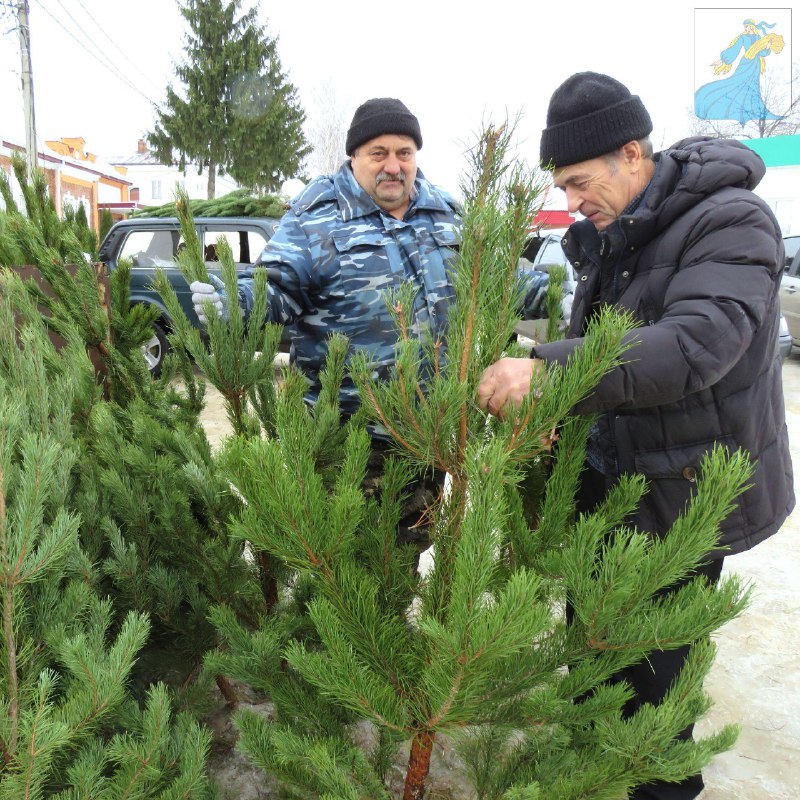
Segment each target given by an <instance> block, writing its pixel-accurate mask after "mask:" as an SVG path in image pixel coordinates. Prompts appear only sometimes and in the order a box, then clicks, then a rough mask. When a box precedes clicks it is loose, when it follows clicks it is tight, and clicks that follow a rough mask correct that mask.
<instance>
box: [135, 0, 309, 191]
mask: <svg viewBox="0 0 800 800" xmlns="http://www.w3.org/2000/svg"><path fill="white" fill-rule="evenodd" d="M179 5H180V11H181V14H182V15H183V17H184V19H185V20H186V22H187V24H188V26H189V32H188V33H187V35H186V42H185V61H183V62H182V63H180V64H177V65H176V70H175V72H176V76H177V79H178V82H179V84H180V89H179V90H178V91H176V90H175V89H173V87H172V86H169V87H168V88H167V99H166V102H165V103H164V104H163V105H162V106H161V107H160V108H157V109H156V111H157V121H156V126H155V130H154V131H152V132H151V133H149V134H148V137H147V138H148V141H149V142H150V145H151V147H152V148H153V150H154V152H155V153H156V155H157V156H158V158H160V159H161V160H162V161H163V162H164V163H166V164H171V163H173V162H174V161H175V160H176V159H177V161H178V163H179V164H180V166H181V168H182V169H183V168H185V166H186V163H187V162H194V163H196V164H198V165H199V166H200V167H201V168H202V169H207V170H208V197H209V199H210V198H213V197H214V195H215V182H216V175H217V173H218V172H220V173H224V172H228V173H230V174H231V175H232V176H233V177H234V178H235V179H236V180H237V181H238V182H239V183H241V184H243V185H245V186H247V187H249V188H257V189H263V190H268V191H274V190H276V189H278V188H279V187H280V185H281V183H282V182H283V180H285V179H286V178H290V177H294V176H295V175H297V174H298V172H299V171H300V165H301V163H302V161H303V159H304V157H305V156H306V154H307V153H308V152H309V150H310V148H309V147H308V145H307V143H306V140H305V137H304V135H303V130H302V126H303V122H304V120H305V113H304V112H303V110H302V108H301V107H300V103H299V100H298V97H297V91H296V89H295V87H294V86H293V85H292V84H291V83H290V82H289V81H288V80H287V77H286V75H285V74H284V73H283V71H282V69H281V63H280V58H279V57H278V52H277V47H276V40H275V39H273V38H271V37H269V36H268V35H267V32H266V31H265V29H264V27H263V26H261V25H259V24H258V22H257V7H253V8H251V9H250V10H249V11H246V12H244V13H241V12H240V6H241V0H179Z"/></svg>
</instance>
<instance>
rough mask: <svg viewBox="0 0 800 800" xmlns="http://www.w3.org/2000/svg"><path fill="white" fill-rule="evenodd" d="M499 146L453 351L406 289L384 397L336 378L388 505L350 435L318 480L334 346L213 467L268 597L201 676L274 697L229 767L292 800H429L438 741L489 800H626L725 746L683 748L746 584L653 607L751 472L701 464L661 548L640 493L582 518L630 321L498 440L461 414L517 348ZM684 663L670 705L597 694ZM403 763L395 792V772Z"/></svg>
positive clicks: (513, 223)
mask: <svg viewBox="0 0 800 800" xmlns="http://www.w3.org/2000/svg"><path fill="white" fill-rule="evenodd" d="M510 136H511V134H510V133H509V132H507V131H505V130H502V129H501V130H498V131H492V130H487V131H486V132H485V133H484V135H483V136H482V137H481V140H480V143H479V145H478V146H477V147H476V148H475V150H474V151H473V158H474V163H473V168H472V172H471V182H470V183H469V184H468V185H467V186H465V191H464V195H465V198H466V202H465V207H464V216H463V222H464V226H463V235H462V241H461V243H460V250H459V256H458V260H457V264H456V266H455V268H454V272H453V282H454V285H455V289H456V301H455V303H454V305H453V307H452V308H451V311H450V325H449V332H448V338H447V348H446V354H445V351H444V349H443V347H442V344H443V343H442V342H441V341H434V340H432V339H430V338H428V339H427V340H425V341H424V342H423V343H422V347H423V349H424V353H425V358H424V359H421V358H420V343H419V342H417V341H416V340H415V339H413V338H412V337H411V336H409V334H408V331H410V330H411V325H410V314H411V311H410V309H411V308H412V307H413V302H412V300H413V297H412V293H411V290H410V289H409V288H403V289H401V290H400V291H399V292H398V293H397V294H396V295H395V296H393V297H391V298H389V299H388V300H387V302H388V303H389V304H390V307H391V308H392V309H393V311H394V313H395V316H396V322H397V327H398V333H399V340H398V345H397V350H396V367H395V370H394V374H393V376H392V377H391V379H390V380H388V381H387V382H385V383H376V382H375V381H374V379H373V377H372V369H371V365H370V363H369V362H368V360H367V359H366V358H365V357H364V356H363V355H361V354H358V353H356V354H352V355H351V358H350V360H349V369H350V370H351V374H352V376H353V378H354V380H355V381H356V382H357V385H358V386H359V389H360V392H361V397H362V408H363V409H364V413H368V414H370V415H371V416H372V418H373V419H375V420H376V421H379V422H380V423H382V425H383V426H384V428H385V429H386V430H388V431H389V433H390V434H391V436H392V439H393V441H394V444H395V449H396V453H395V456H394V457H393V458H389V459H388V460H387V462H386V468H385V469H386V471H385V475H384V476H383V479H382V486H381V492H380V493H379V494H378V495H374V494H370V493H367V492H365V491H364V487H363V485H362V481H363V478H364V475H365V471H366V466H367V458H368V454H369V448H370V443H369V437H368V435H367V433H366V430H365V428H364V427H363V425H352V423H348V425H347V426H345V427H344V428H343V429H340V430H339V433H338V436H336V437H335V440H336V442H337V447H336V448H333V449H329V450H328V451H327V458H320V454H321V452H323V450H324V446H323V443H322V442H321V439H320V430H321V425H320V418H322V419H332V418H333V417H334V416H335V415H337V414H338V405H337V397H338V385H339V383H340V382H341V379H342V377H343V374H344V369H345V359H344V352H345V349H346V343H342V342H341V341H340V340H337V339H334V340H332V343H331V344H332V351H333V353H334V354H335V355H334V357H333V358H331V359H330V360H329V363H328V369H327V371H326V374H325V383H324V385H323V392H322V395H321V398H320V401H319V403H317V406H316V407H315V408H314V409H309V408H307V407H306V405H305V403H304V402H303V391H304V383H303V379H302V378H301V377H300V376H298V375H296V374H294V373H292V372H287V373H286V374H285V376H284V381H283V383H282V385H281V386H280V387H279V388H278V390H277V391H276V394H275V404H274V428H273V430H272V431H267V432H265V433H264V435H260V436H250V437H243V436H239V437H236V438H233V439H231V441H230V442H229V443H228V446H227V448H226V450H225V452H224V454H223V463H224V464H225V467H226V469H227V471H228V474H229V475H230V479H231V481H232V483H233V484H234V485H235V486H236V489H237V491H238V492H239V493H240V494H241V496H242V497H243V498H244V500H245V501H246V503H245V505H244V506H243V507H242V509H241V513H240V514H239V515H238V517H237V518H236V519H235V520H234V522H233V529H232V532H233V534H234V535H235V536H237V537H240V538H241V539H242V540H246V541H248V542H250V543H252V545H253V547H255V548H257V549H258V550H261V551H264V552H266V553H268V554H269V556H270V558H271V559H272V561H273V562H274V563H275V564H278V565H279V566H280V569H279V570H277V571H276V573H275V575H276V577H277V580H278V581H279V584H278V587H277V588H278V591H277V592H276V597H277V598H278V601H277V602H276V603H275V604H274V605H273V606H272V607H271V608H270V611H269V614H268V615H265V616H264V618H263V619H262V621H261V624H260V626H259V629H258V630H251V629H249V628H248V627H247V626H246V625H244V624H242V622H241V621H238V620H236V618H235V615H234V614H233V613H232V612H231V610H229V609H227V608H225V607H224V606H219V607H218V608H217V609H216V610H215V611H214V613H213V619H214V622H215V624H216V625H217V626H218V628H219V630H220V633H221V635H222V637H223V639H224V646H223V647H222V648H221V649H220V650H219V652H217V653H215V654H212V655H210V656H209V657H208V658H207V660H206V665H207V667H208V668H209V669H210V670H212V671H214V672H219V671H222V672H225V673H226V674H228V675H231V676H232V677H235V678H237V679H239V680H242V681H245V682H247V683H249V684H250V685H251V686H253V687H256V688H258V689H259V690H261V691H263V692H264V693H265V694H267V695H268V696H269V697H270V698H271V700H272V702H273V704H274V707H275V711H274V716H273V718H272V719H271V720H266V719H264V718H263V717H261V716H257V715H254V714H252V713H240V714H239V715H238V717H237V725H238V727H239V730H240V734H241V742H240V746H241V747H242V749H243V750H244V751H245V752H246V753H247V754H248V756H249V757H250V758H251V760H252V761H253V762H254V763H255V764H257V765H259V766H261V767H262V768H264V769H265V770H267V771H269V772H270V773H272V774H274V775H276V776H278V777H279V778H281V779H282V780H283V781H284V782H285V784H286V786H287V791H288V792H289V793H290V794H291V795H292V796H296V797H304V798H308V797H318V798H323V799H326V800H333V798H336V800H342V799H343V798H345V799H348V800H356V799H359V800H361V799H363V800H366V798H390V797H395V796H398V797H399V796H402V797H403V800H421V798H423V797H425V796H426V793H427V791H428V772H429V767H430V759H431V754H432V751H433V747H434V744H435V742H436V740H437V738H439V737H442V736H450V737H452V738H453V739H454V740H457V741H458V742H459V745H460V748H461V752H462V754H463V758H464V761H465V764H466V769H467V772H468V774H469V776H470V778H471V780H472V784H473V788H474V792H475V796H476V797H478V798H481V800H489V799H490V798H491V800H500V798H503V799H504V800H523V799H527V800H530V799H531V798H548V800H551V799H555V800H568V799H569V800H577V798H590V797H591V798H597V799H598V800H603V799H604V798H607V800H618V798H620V797H622V796H624V795H625V793H626V791H627V790H628V789H629V788H630V787H632V786H634V785H638V784H640V783H644V782H647V781H649V780H652V779H655V778H662V779H667V780H669V779H676V780H677V779H680V778H682V777H684V776H687V775H690V774H692V773H694V772H696V771H697V770H698V769H699V768H700V767H701V766H702V765H704V764H705V763H707V762H708V761H709V760H710V758H711V757H712V756H713V755H714V754H715V753H717V752H720V751H721V750H724V749H726V748H727V747H729V746H730V745H731V743H732V741H733V739H734V738H735V730H734V729H733V728H725V729H723V730H722V731H721V732H720V733H719V734H716V735H714V736H712V737H709V738H707V739H705V740H702V741H699V742H697V743H693V742H682V743H676V742H675V741H674V737H675V735H676V734H677V733H678V732H679V731H680V730H682V729H683V728H684V727H685V726H686V725H687V724H688V723H689V722H691V721H693V720H694V719H696V718H697V717H698V716H699V715H701V714H702V713H703V712H704V711H705V710H706V708H707V706H708V702H709V701H708V698H707V697H706V695H705V694H704V693H703V690H702V680H703V677H704V675H705V674H706V672H707V671H708V668H709V666H710V663H711V657H712V652H713V648H712V646H711V645H710V644H709V641H708V637H709V635H710V633H711V632H712V631H713V630H715V629H716V628H717V627H719V626H720V625H721V624H723V623H724V622H726V621H727V620H729V619H730V618H731V617H732V616H733V615H735V614H736V613H738V611H739V610H741V608H742V605H743V602H744V595H743V592H742V590H741V587H740V586H739V585H738V584H737V582H736V581H735V580H734V579H729V580H727V581H724V582H723V583H722V584H720V585H719V586H718V587H708V586H707V585H705V584H704V583H702V582H693V583H690V584H688V585H687V586H686V587H684V588H682V589H681V590H679V591H678V592H675V593H672V594H669V595H667V596H659V594H658V593H659V592H660V590H663V589H664V588H665V587H668V586H671V585H672V584H673V583H675V581H676V580H678V579H680V578H681V577H683V576H685V575H686V574H687V573H688V571H689V570H691V569H692V567H693V566H695V565H696V564H697V563H699V562H700V561H702V560H703V558H704V557H705V556H706V554H707V553H708V552H709V551H710V550H711V549H713V547H714V544H715V542H716V538H717V535H718V529H719V525H720V523H721V522H722V520H723V519H724V518H725V516H726V515H727V513H728V512H729V510H730V508H731V502H732V500H733V498H734V497H735V496H736V494H737V493H738V492H740V491H741V490H742V488H743V486H744V484H745V483H746V480H747V476H748V474H749V464H748V460H747V457H746V455H745V454H742V453H735V454H732V453H726V452H724V451H723V450H715V451H714V452H713V453H712V454H710V455H709V456H708V457H707V458H706V460H705V462H704V464H703V470H702V472H703V477H702V479H701V480H699V481H698V484H697V488H696V493H695V496H694V499H693V502H692V503H691V504H690V506H689V507H688V508H687V509H686V512H685V513H684V515H683V516H682V517H681V518H680V519H679V520H678V521H677V522H676V523H675V526H674V527H673V530H672V531H671V532H670V534H669V535H668V536H667V537H666V538H665V539H663V540H660V541H653V540H651V539H650V538H649V537H647V536H645V535H643V534H642V533H640V532H637V531H635V530H632V529H630V528H629V527H628V526H627V525H626V523H625V520H626V517H627V516H628V515H629V514H630V512H631V511H632V509H634V508H635V506H636V504H637V503H638V501H639V499H640V498H641V496H642V494H643V492H645V491H646V489H647V487H646V486H645V483H644V481H643V480H641V478H640V477H637V476H628V477H625V478H623V479H622V480H621V481H620V483H619V485H618V486H617V487H616V488H615V489H614V490H613V491H612V492H611V493H610V494H609V497H608V499H607V500H606V502H605V503H604V504H603V505H602V506H601V507H600V508H599V509H598V510H597V511H596V512H595V513H593V514H591V515H581V516H576V514H575V505H574V497H575V492H576V487H577V482H578V478H579V473H580V470H581V466H582V463H583V455H584V450H585V442H586V438H587V435H588V431H589V428H590V425H591V419H586V418H582V417H577V416H573V415H572V409H573V407H574V406H575V404H576V403H577V401H578V400H579V399H581V398H582V397H585V396H586V395H587V393H589V392H591V391H592V389H593V387H594V386H595V385H596V384H597V382H598V381H599V379H600V378H601V376H602V375H603V374H604V373H605V372H607V371H608V370H609V369H612V368H613V366H614V365H615V364H617V363H619V361H620V360H621V359H623V358H627V357H629V355H630V357H633V354H632V353H631V354H629V353H628V352H627V351H626V346H623V344H622V341H623V337H624V335H625V334H626V333H628V332H630V331H631V330H632V323H631V321H630V320H629V319H627V318H626V317H625V316H624V315H617V314H614V313H612V312H610V311H604V312H602V313H601V314H599V315H598V317H597V319H596V320H595V321H594V322H593V324H592V326H591V329H590V330H589V331H588V332H587V336H586V344H585V346H584V347H583V348H581V350H580V351H578V352H577V353H576V355H575V357H574V359H573V360H572V362H571V363H569V364H568V365H567V366H566V367H565V368H559V367H551V368H549V369H548V370H547V371H546V372H543V373H541V374H538V375H537V376H536V377H535V378H534V381H533V384H532V387H531V392H530V394H529V396H528V398H527V399H526V401H525V402H524V403H523V404H522V406H521V407H520V408H519V409H518V411H517V412H516V413H515V414H514V415H511V418H509V419H507V420H505V421H500V420H496V419H493V418H487V417H486V415H485V414H484V413H483V412H481V411H480V410H479V409H478V407H477V404H476V402H475V392H476V387H477V383H478V380H479V377H480V374H481V372H482V370H483V369H484V368H485V367H486V366H488V365H489V364H491V363H492V362H493V361H495V360H496V359H497V358H498V357H499V356H500V355H501V354H503V353H504V352H506V351H507V349H509V348H510V349H511V351H512V352H513V346H511V345H509V341H510V340H511V338H512V333H513V329H514V326H515V324H516V321H517V320H516V317H515V314H514V311H513V309H514V308H515V307H516V303H515V302H514V300H515V299H516V296H517V294H518V292H519V284H518V279H517V274H516V266H517V261H518V258H519V255H520V253H521V250H522V245H523V242H524V236H525V233H526V231H527V227H528V221H529V219H530V218H531V211H532V209H533V207H534V205H535V203H536V198H537V193H538V186H539V184H538V183H537V180H536V179H535V178H534V177H532V176H531V175H530V174H529V173H528V172H527V170H525V168H524V167H522V166H519V165H518V164H516V163H515V162H512V161H510V160H509V158H508V150H509V146H510ZM228 288H229V289H232V288H233V287H232V286H230V287H228ZM556 292H557V290H555V287H554V296H553V298H551V304H553V305H554V304H555V294H556ZM230 295H231V296H234V295H233V293H232V292H231V293H230ZM234 318H235V311H234ZM217 323H219V320H217V319H216V318H214V317H213V314H212V325H211V330H210V333H211V340H212V341H211V347H212V350H213V351H214V352H215V353H216V354H217V355H218V356H219V357H221V358H225V357H226V356H225V355H224V354H223V353H222V352H221V351H218V350H216V349H215V347H216V346H217V345H218V346H219V347H220V348H223V347H224V346H225V345H224V344H223V342H222V339H221V332H220V331H215V329H214V326H215V325H216V324H217ZM215 342H216V343H217V345H215ZM325 433H326V434H330V430H329V429H327V430H325ZM432 468H436V469H439V470H443V471H446V472H447V473H448V475H449V476H450V482H449V486H448V488H447V490H445V491H443V492H442V493H441V495H440V496H439V497H438V499H437V500H436V501H435V502H434V503H433V504H432V506H431V507H430V508H429V509H428V510H427V516H428V518H429V521H430V524H431V527H430V530H431V537H432V542H433V546H434V557H433V567H432V569H431V571H430V572H429V573H428V574H427V575H426V576H425V577H423V578H421V577H419V576H418V575H415V574H413V573H412V570H411V565H412V564H413V562H414V554H413V552H409V548H408V546H403V545H399V544H398V543H397V538H396V534H397V523H398V520H399V517H400V509H401V506H402V498H403V495H404V490H405V488H406V487H407V486H408V484H409V481H410V479H411V477H412V476H414V475H416V474H419V473H420V472H424V471H426V470H430V469H432ZM567 599H568V600H569V603H570V605H571V607H572V608H573V609H574V621H573V622H572V624H569V625H567V623H566V621H565V618H564V607H565V603H566V601H567ZM684 645H691V646H692V649H691V655H690V658H689V660H688V662H687V666H686V668H685V669H684V670H683V673H682V675H681V677H680V680H679V681H678V682H677V683H676V685H675V686H674V687H673V689H672V691H671V693H670V695H669V696H668V698H667V699H666V700H665V701H664V702H663V703H662V704H661V705H660V706H658V707H657V708H651V707H645V708H644V709H642V710H641V711H640V712H638V713H637V714H636V715H635V716H633V717H632V718H630V719H623V718H622V707H623V705H624V703H625V701H626V700H627V699H628V697H629V690H628V688H627V687H626V686H625V685H620V684H617V685H609V684H607V683H606V681H607V680H608V678H609V677H610V676H611V675H613V674H614V673H615V672H617V671H618V670H619V669H621V668H622V667H624V666H626V665H630V664H633V663H635V662H638V661H640V660H641V659H642V658H644V657H645V656H646V655H647V653H648V652H650V651H652V650H653V649H657V648H661V649H671V648H677V647H680V646H684ZM365 724H366V725H368V726H369V727H370V728H371V729H372V730H373V731H374V738H373V741H372V745H371V746H368V747H367V748H366V749H364V748H363V747H361V746H359V743H358V742H357V740H358V739H359V732H360V731H362V730H363V726H364V725H365ZM403 754H405V755H403ZM399 758H405V762H406V766H405V769H404V780H403V785H402V786H399V787H396V786H392V785H391V781H390V780H389V774H390V769H389V768H390V765H391V764H392V762H393V761H396V760H397V759H399Z"/></svg>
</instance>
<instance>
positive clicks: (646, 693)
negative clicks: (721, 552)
mask: <svg viewBox="0 0 800 800" xmlns="http://www.w3.org/2000/svg"><path fill="white" fill-rule="evenodd" d="M605 493H606V480H605V477H604V476H603V475H602V474H601V473H600V472H597V471H596V470H594V469H592V468H591V467H588V466H587V467H586V468H585V470H584V474H583V479H582V483H581V488H580V490H579V493H578V498H577V509H578V511H580V512H584V513H588V512H591V511H592V510H593V509H594V508H595V507H596V506H597V504H598V503H599V502H600V501H601V500H603V499H604V497H605ZM722 562H723V559H721V558H720V559H715V560H714V561H711V562H709V563H707V564H703V565H701V566H700V567H698V568H697V569H696V570H695V571H694V572H693V573H692V574H690V575H689V576H688V577H687V578H686V579H685V580H683V581H680V582H679V583H676V584H675V585H673V586H671V587H669V588H668V589H666V590H664V592H662V594H667V593H669V592H672V591H675V590H676V589H678V588H679V587H680V586H683V585H684V584H686V583H688V582H689V581H691V580H693V579H694V578H695V577H698V576H701V575H702V576H704V577H705V578H706V580H707V581H708V583H710V584H716V583H717V581H719V578H720V574H721V573H722ZM570 611H571V609H569V608H568V618H569V616H570V613H569V612H570ZM688 653H689V648H688V647H680V648H678V649H677V650H667V651H662V650H655V651H653V652H652V653H650V654H649V655H648V657H647V658H646V659H645V660H643V661H641V662H639V663H638V664H634V665H633V666H631V667H628V668H627V669H624V670H621V671H620V672H618V673H616V674H615V675H613V676H612V677H611V679H610V681H609V682H610V683H619V682H621V681H627V683H628V684H630V686H631V688H632V689H633V691H634V696H633V697H632V698H631V699H630V700H629V701H628V702H627V703H626V704H625V707H624V708H623V716H624V717H630V716H633V714H635V713H636V712H637V711H638V710H639V708H641V706H642V705H643V704H645V703H650V704H651V705H658V704H659V703H660V702H661V700H662V699H663V698H664V695H665V694H666V693H667V691H668V690H669V688H670V686H671V685H672V683H673V682H674V681H675V679H676V678H677V676H678V674H679V673H680V671H681V669H682V668H683V664H684V662H685V661H686V657H687V655H688ZM693 728H694V725H689V726H688V727H687V728H686V729H684V730H683V731H681V732H680V734H679V735H678V737H677V738H678V739H679V740H689V739H691V738H692V730H693ZM702 791H703V776H702V775H701V774H700V773H697V774H696V775H692V776H690V777H689V778H686V780H684V781H681V782H680V783H666V782H664V781H655V782H653V783H648V784H643V785H641V786H637V787H636V788H635V789H634V790H633V791H632V792H631V793H630V795H629V800H693V799H694V798H695V797H697V796H698V795H699V794H700V792H702Z"/></svg>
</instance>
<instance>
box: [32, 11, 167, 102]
mask: <svg viewBox="0 0 800 800" xmlns="http://www.w3.org/2000/svg"><path fill="white" fill-rule="evenodd" d="M56 2H57V3H58V4H59V5H60V6H61V7H62V8H63V9H64V11H65V12H66V14H67V16H68V17H69V18H70V19H71V20H72V21H73V22H74V23H75V24H76V25H78V27H79V28H80V23H79V22H78V21H77V20H76V19H75V18H74V17H73V16H72V14H70V12H69V11H68V10H67V8H66V7H65V6H64V5H63V3H62V2H61V0H56ZM36 4H37V6H38V7H39V8H40V9H41V10H42V11H44V12H45V13H46V14H47V15H48V16H49V17H50V18H51V19H52V20H53V21H54V22H55V23H56V24H57V25H58V26H59V27H60V28H61V29H62V30H63V31H64V33H66V34H68V35H69V36H70V37H71V38H72V39H73V40H74V41H75V42H76V43H77V44H78V45H79V46H80V47H81V49H83V50H85V51H86V52H87V53H88V54H89V55H90V56H91V57H92V58H94V59H95V61H97V62H98V63H99V64H100V65H101V66H103V67H105V68H106V69H107V70H109V71H110V72H111V73H112V74H113V75H114V76H115V77H117V78H119V80H121V81H122V82H123V83H124V84H125V85H126V86H128V87H129V88H130V89H132V90H133V91H134V92H136V93H137V94H138V95H140V96H141V97H143V98H144V99H145V100H147V102H148V103H151V104H153V105H154V104H155V103H154V101H153V100H152V99H151V98H150V97H148V95H146V94H145V93H144V92H143V91H142V90H141V89H140V88H139V87H138V86H137V85H136V84H135V83H133V82H132V81H131V80H130V79H129V78H128V77H127V76H126V75H125V74H124V73H123V72H122V71H121V70H120V69H119V68H118V67H117V66H116V65H115V64H114V62H113V61H112V60H111V59H109V57H108V56H107V55H105V53H103V52H102V51H100V52H101V53H102V55H103V58H104V59H105V60H103V58H101V57H100V55H98V54H97V53H95V52H93V51H92V50H90V49H89V48H88V47H87V46H86V44H85V43H84V42H82V41H81V40H80V39H79V38H78V37H77V36H76V35H75V34H74V33H73V32H72V31H71V30H70V29H69V28H68V27H67V26H66V25H64V23H63V21H62V20H60V19H58V17H56V16H55V14H53V12H52V11H50V9H48V8H47V7H46V6H45V5H44V3H43V2H42V0H36ZM98 49H99V48H98Z"/></svg>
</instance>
